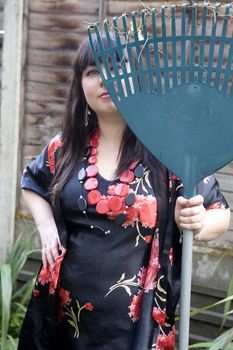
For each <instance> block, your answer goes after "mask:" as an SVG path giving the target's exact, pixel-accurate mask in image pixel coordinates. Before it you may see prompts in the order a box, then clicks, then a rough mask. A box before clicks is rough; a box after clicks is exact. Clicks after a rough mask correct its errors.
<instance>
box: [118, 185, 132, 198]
mask: <svg viewBox="0 0 233 350" xmlns="http://www.w3.org/2000/svg"><path fill="white" fill-rule="evenodd" d="M128 193H129V186H128V185H126V184H118V185H116V187H115V195H116V196H120V197H124V196H127V194H128Z"/></svg>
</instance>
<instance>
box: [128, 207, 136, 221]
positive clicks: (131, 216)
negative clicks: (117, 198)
mask: <svg viewBox="0 0 233 350" xmlns="http://www.w3.org/2000/svg"><path fill="white" fill-rule="evenodd" d="M137 218H138V211H137V209H135V208H133V207H130V208H129V209H128V210H127V219H128V220H130V221H131V220H136V219H137Z"/></svg>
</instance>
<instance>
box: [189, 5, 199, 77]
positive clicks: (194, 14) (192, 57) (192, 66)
mask: <svg viewBox="0 0 233 350" xmlns="http://www.w3.org/2000/svg"><path fill="white" fill-rule="evenodd" d="M196 18H197V4H193V7H192V24H191V26H192V29H191V38H190V40H191V48H190V73H189V82H193V81H194V71H195V43H196V41H195V39H194V38H195V33H196ZM192 38H193V40H192Z"/></svg>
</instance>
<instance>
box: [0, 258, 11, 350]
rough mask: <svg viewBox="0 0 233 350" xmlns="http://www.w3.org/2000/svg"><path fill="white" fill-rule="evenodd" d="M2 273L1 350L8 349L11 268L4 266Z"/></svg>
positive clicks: (1, 267)
mask: <svg viewBox="0 0 233 350" xmlns="http://www.w3.org/2000/svg"><path fill="white" fill-rule="evenodd" d="M0 273H1V304H2V344H1V350H5V349H6V344H7V333H8V328H9V320H10V310H11V295H12V281H11V266H10V265H9V264H2V265H1V266H0Z"/></svg>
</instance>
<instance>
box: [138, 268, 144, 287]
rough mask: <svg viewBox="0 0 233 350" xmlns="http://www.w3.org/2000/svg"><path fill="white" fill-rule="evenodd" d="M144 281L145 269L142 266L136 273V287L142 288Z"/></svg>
mask: <svg viewBox="0 0 233 350" xmlns="http://www.w3.org/2000/svg"><path fill="white" fill-rule="evenodd" d="M145 280H146V268H145V267H143V266H142V267H141V268H140V270H139V272H138V281H137V282H138V285H139V286H140V287H144V284H145Z"/></svg>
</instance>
